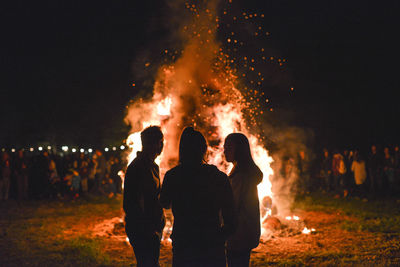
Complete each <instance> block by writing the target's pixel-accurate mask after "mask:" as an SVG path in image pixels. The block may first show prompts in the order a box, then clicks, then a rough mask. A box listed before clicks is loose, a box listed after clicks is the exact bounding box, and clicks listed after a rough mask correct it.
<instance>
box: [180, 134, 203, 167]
mask: <svg viewBox="0 0 400 267" xmlns="http://www.w3.org/2000/svg"><path fill="white" fill-rule="evenodd" d="M206 152H207V141H206V139H205V138H204V136H203V135H202V134H201V133H200V132H199V131H196V130H195V129H193V127H186V128H185V129H184V130H183V132H182V134H181V138H180V141H179V162H180V163H181V164H185V163H201V162H202V161H203V160H204V156H205V155H206Z"/></svg>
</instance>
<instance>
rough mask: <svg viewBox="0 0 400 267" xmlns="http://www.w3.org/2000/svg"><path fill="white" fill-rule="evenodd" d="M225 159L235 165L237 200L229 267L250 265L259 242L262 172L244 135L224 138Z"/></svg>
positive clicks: (233, 182) (231, 178) (232, 176)
mask: <svg viewBox="0 0 400 267" xmlns="http://www.w3.org/2000/svg"><path fill="white" fill-rule="evenodd" d="M224 153H225V158H226V160H227V161H228V162H232V163H233V169H232V171H231V173H230V174H229V181H230V182H231V185H232V190H233V197H234V200H235V210H236V212H235V214H236V215H237V228H236V231H235V233H234V234H233V235H232V236H231V237H229V239H228V241H227V243H226V247H227V259H228V266H229V267H243V266H249V262H250V252H251V250H252V249H253V248H256V247H257V246H258V244H259V242H260V227H261V226H260V207H259V202H258V191H257V185H258V184H259V183H261V181H262V178H263V173H262V172H261V170H260V168H258V166H257V165H256V164H255V163H254V160H253V158H252V156H251V152H250V145H249V140H248V139H247V137H246V136H245V135H244V134H241V133H232V134H230V135H228V136H227V137H226V139H225V144H224Z"/></svg>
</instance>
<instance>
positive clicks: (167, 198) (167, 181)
mask: <svg viewBox="0 0 400 267" xmlns="http://www.w3.org/2000/svg"><path fill="white" fill-rule="evenodd" d="M171 190H172V187H171V175H170V173H169V172H167V173H166V174H165V176H164V181H163V184H162V187H161V193H160V204H161V206H162V207H163V208H164V209H170V208H171V202H172V199H171V196H172V195H171Z"/></svg>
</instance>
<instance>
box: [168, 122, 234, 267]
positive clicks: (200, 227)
mask: <svg viewBox="0 0 400 267" xmlns="http://www.w3.org/2000/svg"><path fill="white" fill-rule="evenodd" d="M206 151H207V142H206V140H205V138H204V136H203V135H202V134H201V133H200V132H198V131H195V130H194V129H193V128H192V127H187V128H185V129H184V130H183V132H182V135H181V138H180V143H179V165H178V166H176V167H174V168H172V169H171V170H169V171H168V172H167V173H166V174H165V178H164V182H163V186H162V190H161V196H160V201H161V204H162V205H163V207H165V208H172V213H173V215H174V225H173V231H172V234H171V239H172V246H173V249H172V251H173V260H172V266H174V267H179V266H199V267H200V266H208V267H213V266H221V267H225V266H226V258H225V241H226V239H227V237H228V236H229V235H230V234H232V233H233V231H234V214H233V212H234V207H233V195H232V188H231V185H230V184H229V181H228V178H227V176H226V174H225V173H223V172H221V171H219V170H218V169H217V167H216V166H213V165H208V164H205V163H204V156H205V154H206ZM220 214H221V215H222V216H221V217H220ZM221 218H222V221H221Z"/></svg>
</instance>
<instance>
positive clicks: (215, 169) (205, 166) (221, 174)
mask: <svg viewBox="0 0 400 267" xmlns="http://www.w3.org/2000/svg"><path fill="white" fill-rule="evenodd" d="M203 169H204V170H205V171H206V172H207V173H209V174H212V175H213V176H216V177H219V178H221V179H227V178H228V176H227V175H226V174H225V173H224V172H222V171H221V170H219V169H218V167H217V166H215V165H212V164H203Z"/></svg>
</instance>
